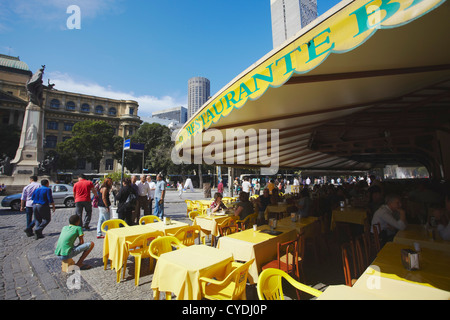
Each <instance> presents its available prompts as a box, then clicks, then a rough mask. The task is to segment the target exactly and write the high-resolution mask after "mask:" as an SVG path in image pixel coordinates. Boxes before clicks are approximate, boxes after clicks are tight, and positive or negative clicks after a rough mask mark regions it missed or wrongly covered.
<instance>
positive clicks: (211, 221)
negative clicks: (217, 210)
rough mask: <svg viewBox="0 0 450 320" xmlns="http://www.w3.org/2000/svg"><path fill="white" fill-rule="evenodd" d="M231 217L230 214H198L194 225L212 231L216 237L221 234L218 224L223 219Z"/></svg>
mask: <svg viewBox="0 0 450 320" xmlns="http://www.w3.org/2000/svg"><path fill="white" fill-rule="evenodd" d="M228 217H230V215H227V214H225V215H213V214H212V215H211V216H208V215H201V216H196V217H195V219H194V225H198V226H200V228H202V230H205V231H207V232H208V233H211V234H212V235H213V236H214V237H217V236H219V230H218V228H217V224H218V223H220V222H222V221H223V220H225V219H227V218H228Z"/></svg>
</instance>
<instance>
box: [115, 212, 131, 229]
mask: <svg viewBox="0 0 450 320" xmlns="http://www.w3.org/2000/svg"><path fill="white" fill-rule="evenodd" d="M132 214H133V211H132V210H130V209H126V210H120V211H119V210H118V211H117V215H118V217H119V219H122V220H123V221H125V222H126V223H127V224H128V225H129V226H132V225H133V220H132Z"/></svg>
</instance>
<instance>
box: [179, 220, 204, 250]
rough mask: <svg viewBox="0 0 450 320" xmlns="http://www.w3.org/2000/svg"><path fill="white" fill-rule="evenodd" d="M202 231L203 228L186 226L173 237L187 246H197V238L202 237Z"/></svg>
mask: <svg viewBox="0 0 450 320" xmlns="http://www.w3.org/2000/svg"><path fill="white" fill-rule="evenodd" d="M201 231H202V228H201V227H200V226H197V225H195V226H186V227H183V228H180V229H178V231H177V232H175V234H174V235H173V236H174V237H175V238H177V239H179V240H180V241H181V243H183V244H184V245H185V246H192V245H194V244H195V238H196V237H198V236H200V232H201Z"/></svg>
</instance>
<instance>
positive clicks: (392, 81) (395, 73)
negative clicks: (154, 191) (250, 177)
mask: <svg viewBox="0 0 450 320" xmlns="http://www.w3.org/2000/svg"><path fill="white" fill-rule="evenodd" d="M449 17H450V5H449V3H448V2H446V1H445V0H398V1H394V0H391V1H385V0H383V1H382V0H354V1H351V0H344V1H342V2H341V3H340V4H338V5H337V6H335V7H334V8H333V9H331V10H330V11H328V12H327V13H325V14H324V15H322V16H320V17H319V18H318V19H316V20H315V21H314V22H312V23H311V24H310V25H309V26H307V27H306V28H304V29H302V30H301V31H300V32H299V34H297V35H296V37H295V38H294V39H292V40H290V41H287V42H286V43H285V44H283V45H282V46H281V47H279V48H275V49H274V50H272V51H271V52H269V53H268V54H267V55H266V56H264V57H263V58H262V59H260V60H259V61H258V62H257V63H255V64H254V65H252V66H251V67H249V68H248V69H247V70H245V71H244V72H242V73H241V74H240V75H239V76H237V77H236V78H235V79H234V80H232V81H231V82H230V83H229V84H228V85H226V86H225V87H224V88H223V89H222V90H220V91H219V92H218V93H217V94H216V95H214V96H213V97H212V98H211V99H210V100H209V101H208V102H207V103H205V104H204V105H203V107H202V108H201V109H200V110H198V112H197V113H196V114H195V115H194V116H193V117H192V118H191V119H189V121H188V122H187V123H186V124H185V125H184V126H183V128H182V129H181V130H180V131H179V132H178V135H177V137H176V150H177V151H178V155H180V156H181V155H183V156H184V158H183V159H184V161H185V162H190V163H194V162H195V163H198V161H199V159H201V160H200V161H201V162H203V163H208V164H213V163H214V164H217V165H226V166H241V167H242V166H245V167H255V168H256V167H268V166H269V165H270V162H269V160H271V161H275V157H276V158H277V159H276V160H278V165H279V167H280V168H301V169H320V170H323V169H334V170H369V169H371V168H375V167H381V166H384V165H386V164H399V165H425V166H427V168H428V169H429V170H430V171H431V173H432V174H433V176H435V177H445V176H446V177H447V178H448V176H450V151H449V150H450V112H449V110H450V96H449V94H450V90H449V89H450V54H449V52H450V42H449V41H448V31H449V30H450V19H449ZM212 129H216V130H212ZM238 129H241V130H238ZM264 129H265V130H267V142H268V143H267V148H266V151H267V155H268V156H269V157H268V158H267V157H264V155H265V153H264V152H262V153H261V150H260V149H261V146H264V141H265V139H264V138H265V135H264V133H265V131H264ZM273 129H277V130H278V131H276V130H275V131H271V130H273ZM200 133H202V134H200ZM227 134H229V136H228V137H229V138H231V137H233V135H234V137H235V138H236V139H233V141H231V139H228V140H227ZM255 134H256V138H255ZM244 136H247V139H246V142H247V143H246V144H245V146H243V145H240V144H239V143H238V140H239V138H240V137H244ZM252 139H253V140H252ZM254 139H256V140H254ZM227 141H228V145H227ZM255 141H256V144H257V146H258V147H257V148H256V149H255V148H254V147H252V142H253V143H254V142H255ZM232 151H235V152H234V153H233V152H232ZM244 151H245V152H244ZM271 152H272V153H271ZM445 160H447V161H445Z"/></svg>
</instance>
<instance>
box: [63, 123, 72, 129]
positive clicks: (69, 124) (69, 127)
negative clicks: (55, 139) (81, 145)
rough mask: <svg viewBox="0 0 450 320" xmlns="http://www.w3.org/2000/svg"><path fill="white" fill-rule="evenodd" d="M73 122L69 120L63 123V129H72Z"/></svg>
mask: <svg viewBox="0 0 450 320" xmlns="http://www.w3.org/2000/svg"><path fill="white" fill-rule="evenodd" d="M73 125H74V124H73V123H71V122H66V123H64V131H72V129H73Z"/></svg>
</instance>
